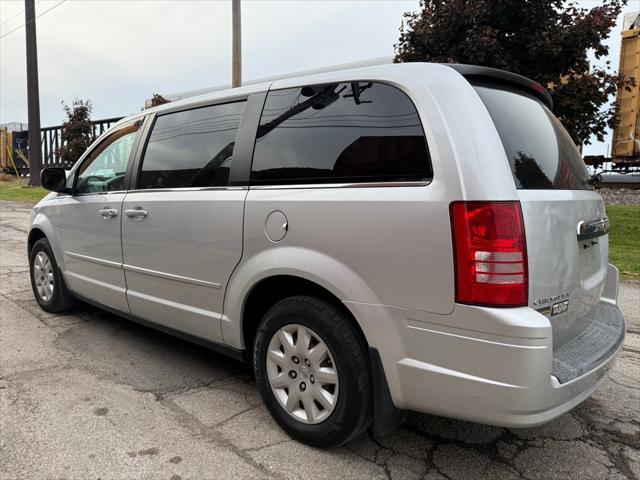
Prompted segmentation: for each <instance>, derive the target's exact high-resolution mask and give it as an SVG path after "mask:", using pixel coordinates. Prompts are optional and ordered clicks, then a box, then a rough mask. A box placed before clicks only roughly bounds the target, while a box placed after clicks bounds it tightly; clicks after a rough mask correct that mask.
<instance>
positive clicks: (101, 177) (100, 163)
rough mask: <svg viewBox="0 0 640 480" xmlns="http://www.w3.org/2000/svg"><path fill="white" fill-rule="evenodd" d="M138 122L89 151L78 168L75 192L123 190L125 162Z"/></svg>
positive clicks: (136, 131) (134, 139)
mask: <svg viewBox="0 0 640 480" xmlns="http://www.w3.org/2000/svg"><path fill="white" fill-rule="evenodd" d="M141 124H142V122H136V123H134V124H132V125H129V126H126V127H123V128H120V129H118V130H117V131H115V132H113V133H112V134H111V135H109V136H108V137H107V138H106V139H105V140H104V141H102V142H101V143H100V144H99V145H98V146H97V147H96V148H95V149H94V150H93V151H92V152H91V153H90V154H89V156H88V158H87V159H86V160H85V161H84V162H83V163H82V165H80V168H79V169H78V176H77V179H76V190H75V192H76V194H87V193H103V192H112V191H115V190H123V189H124V178H125V173H126V171H127V164H128V163H129V158H130V157H131V150H132V149H133V145H134V144H135V141H136V138H137V136H138V131H139V129H140V125H141Z"/></svg>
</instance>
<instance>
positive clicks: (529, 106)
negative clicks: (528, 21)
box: [28, 63, 625, 447]
mask: <svg viewBox="0 0 640 480" xmlns="http://www.w3.org/2000/svg"><path fill="white" fill-rule="evenodd" d="M42 184H43V185H44V186H45V187H46V188H48V189H49V190H52V193H50V194H49V195H47V196H46V197H45V198H44V199H43V200H42V201H41V202H40V203H38V204H37V205H36V206H35V207H34V208H33V213H32V219H31V227H30V231H29V237H28V246H29V247H28V248H29V260H30V265H31V270H30V271H31V279H32V284H33V291H34V294H35V297H36V299H37V301H38V303H39V304H40V306H41V307H42V308H43V309H44V310H46V311H49V312H60V311H63V310H66V309H68V308H69V307H70V306H71V305H72V302H73V300H74V299H81V300H83V301H86V302H89V303H92V304H96V305H99V306H100V307H102V308H104V309H106V310H109V311H111V312H115V313H116V314H118V315H121V316H124V317H126V318H129V319H131V320H133V321H136V322H140V323H143V324H146V325H149V326H152V327H154V328H158V329H162V330H165V331H168V332H170V333H172V334H175V335H177V336H180V337H183V338H186V339H189V340H192V341H194V342H196V343H199V344H202V345H206V346H208V347H210V348H212V349H214V350H217V351H221V352H224V353H226V354H228V355H230V356H232V357H234V358H237V359H241V360H245V361H248V362H251V363H252V364H253V369H254V372H255V377H256V381H257V384H258V386H259V389H260V392H261V394H262V397H263V399H264V403H265V405H266V406H267V407H268V409H269V410H270V412H271V413H272V414H273V416H274V418H275V419H276V421H277V422H278V423H279V424H280V425H281V426H282V427H283V428H284V429H285V430H286V431H287V432H288V433H289V434H290V435H291V436H293V437H294V438H296V439H299V440H300V441H302V442H305V443H308V444H311V445H315V446H323V447H327V446H331V445H337V444H340V443H343V442H346V441H348V440H349V439H352V438H354V437H355V436H357V435H358V434H359V433H361V432H362V431H363V430H365V429H366V428H368V427H369V426H372V428H373V431H374V433H375V434H378V435H382V434H384V433H386V432H389V431H390V430H391V429H393V428H394V427H395V426H396V425H398V424H399V423H401V422H402V420H403V418H404V415H405V412H407V411H409V410H414V411H419V412H427V413H431V414H435V415H443V416H448V417H454V418H460V419H466V420H471V421H474V422H481V423H487V424H493V425H501V426H508V427H527V426H533V425H538V424H541V423H544V422H547V421H549V420H552V419H554V418H556V417H557V416H559V415H561V414H562V413H564V412H566V411H567V410H569V409H571V408H573V407H575V406H576V405H578V404H579V403H580V402H582V401H583V400H584V399H586V398H587V397H588V396H589V395H590V394H591V393H593V391H594V390H595V389H596V388H597V387H598V386H599V384H600V383H601V382H602V380H603V379H604V377H605V375H606V374H607V372H608V371H609V370H610V369H611V367H612V365H613V362H614V358H615V356H616V353H617V351H618V350H619V348H620V346H621V344H622V342H623V339H624V332H625V324H624V319H623V317H622V315H621V313H620V310H619V308H618V307H617V305H616V301H617V293H618V272H617V269H616V268H615V267H613V266H612V265H609V264H608V263H607V257H608V235H607V233H608V229H609V222H608V219H607V217H606V214H605V208H604V204H603V201H602V199H601V198H600V196H599V195H598V194H597V193H596V192H595V191H594V188H593V186H592V182H591V180H590V176H589V175H588V173H587V170H586V168H585V165H584V163H583V161H582V158H581V156H580V153H579V152H578V149H577V148H576V146H575V145H574V143H573V142H572V141H571V138H570V137H569V136H568V134H567V132H566V131H565V130H564V128H563V127H562V125H561V124H560V122H559V121H558V119H557V118H556V117H555V116H554V115H553V113H552V103H551V98H550V96H549V94H548V92H547V91H546V90H545V89H544V88H543V87H542V86H541V85H539V84H538V83H536V82H534V81H531V80H528V79H526V78H524V77H521V76H518V75H515V74H512V73H507V72H504V71H500V70H494V69H490V68H485V67H477V66H469V65H443V64H427V63H412V64H395V65H382V66H376V67H371V68H358V69H344V70H341V71H334V72H325V73H319V74H314V75H309V76H301V77H295V78H284V79H278V80H274V81H271V82H264V83H259V84H254V85H247V86H243V87H241V88H236V89H227V90H222V91H216V92H213V93H208V94H205V95H202V96H198V97H193V98H189V99H185V100H180V101H176V102H172V103H169V104H165V105H162V106H159V107H155V108H152V109H149V110H145V111H143V112H140V113H137V114H135V115H132V116H130V117H128V118H126V119H123V120H121V121H120V122H119V123H118V124H117V125H115V126H114V127H113V128H111V129H110V130H109V131H108V132H106V133H104V134H103V135H102V136H101V137H100V138H98V139H97V140H96V142H95V143H94V144H93V145H92V146H91V147H90V148H89V149H88V150H87V152H86V153H85V154H84V155H83V156H82V158H80V160H79V161H78V162H77V164H76V165H75V167H74V168H73V169H72V171H71V172H70V174H69V175H65V172H64V170H62V169H61V168H49V169H45V170H44V171H43V172H42ZM211 408H215V406H214V405H212V406H211Z"/></svg>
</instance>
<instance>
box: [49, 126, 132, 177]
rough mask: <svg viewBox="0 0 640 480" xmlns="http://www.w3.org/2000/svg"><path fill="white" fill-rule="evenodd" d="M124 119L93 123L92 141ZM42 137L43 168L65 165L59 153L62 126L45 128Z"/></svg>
mask: <svg viewBox="0 0 640 480" xmlns="http://www.w3.org/2000/svg"><path fill="white" fill-rule="evenodd" d="M121 118H122V117H112V118H104V119H102V120H93V121H91V130H92V131H91V135H92V140H95V139H96V138H98V137H99V136H100V135H102V134H103V133H104V132H105V131H106V130H107V129H108V128H109V127H111V125H113V124H114V123H116V122H117V121H118V120H120V119H121ZM40 132H41V137H42V166H43V167H53V166H61V165H62V164H63V162H62V159H61V158H60V155H59V154H58V151H59V149H60V147H62V146H63V142H62V125H55V126H53V127H45V128H43V129H41V131H40Z"/></svg>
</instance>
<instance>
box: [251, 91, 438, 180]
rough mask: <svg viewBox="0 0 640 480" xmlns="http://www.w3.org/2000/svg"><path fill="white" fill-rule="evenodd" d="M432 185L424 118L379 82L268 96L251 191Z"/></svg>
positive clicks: (271, 93) (397, 92) (255, 153)
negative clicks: (260, 188)
mask: <svg viewBox="0 0 640 480" xmlns="http://www.w3.org/2000/svg"><path fill="white" fill-rule="evenodd" d="M431 177H432V171H431V164H430V161H429V153H428V151H427V144H426V140H425V137H424V132H423V130H422V124H421V123H420V118H419V116H418V112H417V111H416V109H415V107H414V105H413V103H412V102H411V100H410V99H409V98H408V97H407V96H406V95H405V94H404V93H403V92H401V91H400V90H398V89H397V88H395V87H392V86H390V85H386V84H382V83H376V82H349V83H332V84H325V85H312V86H306V87H302V88H291V89H286V90H275V91H271V92H269V94H268V95H267V99H266V102H265V106H264V109H263V112H262V117H261V119H260V126H259V129H258V134H257V138H256V145H255V151H254V156H253V165H252V169H251V183H252V184H257V185H261V184H262V185H264V184H305V183H307V184H308V183H343V182H347V183H353V182H367V183H368V182H385V181H416V180H426V179H429V178H431Z"/></svg>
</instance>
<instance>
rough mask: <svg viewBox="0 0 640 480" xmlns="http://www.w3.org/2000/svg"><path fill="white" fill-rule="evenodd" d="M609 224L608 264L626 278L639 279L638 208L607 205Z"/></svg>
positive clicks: (639, 229) (634, 206)
mask: <svg viewBox="0 0 640 480" xmlns="http://www.w3.org/2000/svg"><path fill="white" fill-rule="evenodd" d="M607 215H608V216H609V222H610V223H611V230H610V231H609V262H611V263H612V264H614V265H615V266H616V267H618V268H619V269H620V272H621V273H622V274H623V276H625V277H627V278H636V279H640V206H638V205H607Z"/></svg>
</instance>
